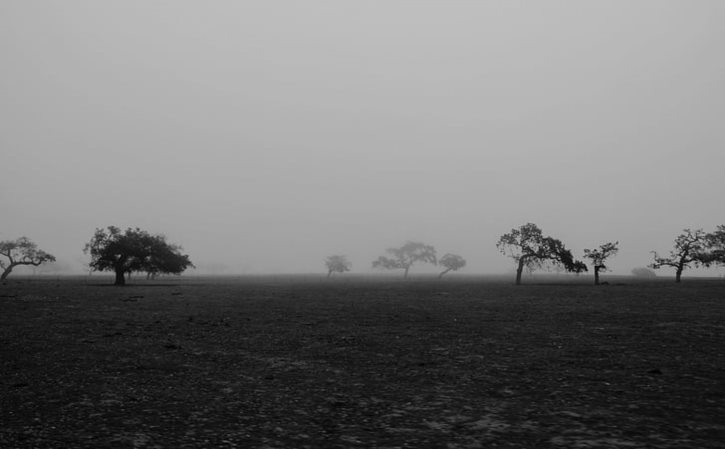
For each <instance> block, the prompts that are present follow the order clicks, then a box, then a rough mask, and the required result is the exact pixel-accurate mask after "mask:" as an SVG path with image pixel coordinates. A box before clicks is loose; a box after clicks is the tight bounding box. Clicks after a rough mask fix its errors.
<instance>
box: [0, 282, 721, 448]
mask: <svg viewBox="0 0 725 449" xmlns="http://www.w3.org/2000/svg"><path fill="white" fill-rule="evenodd" d="M562 279H566V280H567V282H572V283H570V284H561V283H556V282H554V281H549V282H548V283H547V282H542V283H539V284H533V283H529V284H528V285H522V286H518V287H516V286H513V285H511V281H512V279H505V280H499V279H495V278H484V277H481V278H475V277H469V278H461V277H454V276H451V277H450V278H449V279H443V280H441V281H439V280H433V279H423V278H419V279H415V278H414V279H412V280H409V281H407V282H403V281H402V280H398V279H392V278H383V277H381V278H378V279H363V278H355V277H347V278H346V277H340V278H337V279H331V280H327V279H324V278H317V277H247V278H181V279H161V280H157V281H141V280H140V281H132V283H135V285H129V286H127V287H122V288H117V287H112V286H107V285H103V283H104V282H109V280H108V279H106V278H95V277H94V278H91V279H90V281H86V280H85V279H81V278H68V279H63V278H61V279H59V280H55V279H53V280H51V279H42V278H36V279H30V278H28V279H22V278H17V279H13V278H10V279H8V281H7V284H6V285H0V357H1V365H0V447H7V448H31V447H32V448H60V447H69V448H74V447H87V448H103V447H113V448H124V447H127V448H192V447H213V448H217V447H219V448H224V447H228V448H233V447H238V448H247V447H270V448H278V447H279V448H281V447H294V448H303V447H309V448H323V447H351V448H355V447H360V448H363V447H391V448H392V447H410V448H422V447H441V448H489V447H496V448H518V447H526V448H547V447H552V448H723V447H725V282H723V281H722V280H687V279H686V280H684V281H683V283H682V284H681V285H676V284H674V283H673V282H672V281H671V280H670V279H668V280H667V281H664V280H662V281H656V282H639V283H638V282H637V281H635V280H633V279H626V278H622V279H618V280H617V281H616V283H615V282H613V283H612V285H606V286H599V287H594V286H592V285H588V284H584V283H582V282H580V281H569V278H562ZM607 280H610V281H611V279H607ZM530 282H533V281H530Z"/></svg>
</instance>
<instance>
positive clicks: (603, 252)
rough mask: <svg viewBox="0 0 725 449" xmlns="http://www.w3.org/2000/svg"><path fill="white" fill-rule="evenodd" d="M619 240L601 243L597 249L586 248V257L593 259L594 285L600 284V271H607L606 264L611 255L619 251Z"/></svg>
mask: <svg viewBox="0 0 725 449" xmlns="http://www.w3.org/2000/svg"><path fill="white" fill-rule="evenodd" d="M618 245H619V242H614V243H611V242H609V243H605V244H603V245H599V248H597V249H585V250H584V257H585V258H587V259H589V260H591V261H592V265H593V266H594V285H599V272H600V271H606V270H607V266H606V265H604V261H606V260H607V259H608V258H609V257H611V256H614V255H615V254H617V252H618V251H619V248H618Z"/></svg>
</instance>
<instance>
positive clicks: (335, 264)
mask: <svg viewBox="0 0 725 449" xmlns="http://www.w3.org/2000/svg"><path fill="white" fill-rule="evenodd" d="M325 266H326V267H327V277H328V278H329V277H330V276H332V273H344V272H346V271H350V268H351V267H352V265H351V264H350V262H349V261H348V260H347V257H345V256H340V255H334V256H329V257H328V258H327V259H325Z"/></svg>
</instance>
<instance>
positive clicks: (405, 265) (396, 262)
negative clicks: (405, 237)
mask: <svg viewBox="0 0 725 449" xmlns="http://www.w3.org/2000/svg"><path fill="white" fill-rule="evenodd" d="M386 252H387V253H388V254H390V257H386V256H380V257H378V260H376V261H374V262H373V268H385V269H387V270H395V269H401V270H405V272H404V273H403V278H407V277H408V270H410V267H412V266H413V264H415V263H418V262H421V263H430V264H433V265H435V264H436V262H437V260H436V250H435V248H434V247H432V246H430V245H426V244H424V243H420V242H406V243H405V245H403V246H401V247H400V248H388V249H387V250H386Z"/></svg>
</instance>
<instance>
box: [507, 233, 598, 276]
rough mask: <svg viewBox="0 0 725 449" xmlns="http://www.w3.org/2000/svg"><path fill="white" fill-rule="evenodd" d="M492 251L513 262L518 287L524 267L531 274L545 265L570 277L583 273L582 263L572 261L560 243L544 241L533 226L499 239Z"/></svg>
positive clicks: (583, 265)
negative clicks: (496, 251)
mask: <svg viewBox="0 0 725 449" xmlns="http://www.w3.org/2000/svg"><path fill="white" fill-rule="evenodd" d="M496 247H497V248H498V249H499V251H501V253H502V254H504V255H507V256H509V257H511V258H512V259H514V261H516V285H520V284H521V273H522V272H523V271H524V267H526V268H528V269H529V270H531V271H533V270H534V269H536V268H540V267H542V266H543V265H545V264H553V265H555V266H563V267H564V269H565V270H566V271H570V272H574V273H581V272H582V271H587V266H586V265H585V264H584V262H580V261H578V260H574V256H572V254H571V251H569V250H568V249H566V248H565V247H564V244H563V243H561V241H560V240H557V239H555V238H552V237H545V236H544V235H543V234H542V233H541V229H539V227H538V226H536V225H535V224H533V223H527V224H525V225H522V226H520V227H519V228H518V229H512V230H511V232H509V233H507V234H504V235H502V236H501V238H500V239H499V241H498V243H496Z"/></svg>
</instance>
